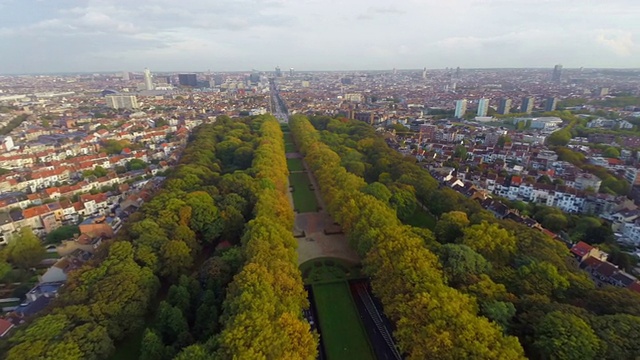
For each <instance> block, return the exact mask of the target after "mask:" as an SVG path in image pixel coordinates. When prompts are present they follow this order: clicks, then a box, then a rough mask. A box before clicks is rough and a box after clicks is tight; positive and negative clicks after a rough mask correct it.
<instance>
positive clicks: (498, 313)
mask: <svg viewBox="0 0 640 360" xmlns="http://www.w3.org/2000/svg"><path fill="white" fill-rule="evenodd" d="M480 313H481V314H482V315H484V316H486V317H487V318H488V319H489V320H492V321H493V322H495V323H496V324H498V325H500V326H501V327H502V328H503V329H505V330H506V329H507V327H508V326H509V323H510V321H511V319H512V318H513V317H514V316H515V314H516V308H515V306H513V304H512V303H510V302H505V301H496V300H493V301H487V302H483V303H481V304H480Z"/></svg>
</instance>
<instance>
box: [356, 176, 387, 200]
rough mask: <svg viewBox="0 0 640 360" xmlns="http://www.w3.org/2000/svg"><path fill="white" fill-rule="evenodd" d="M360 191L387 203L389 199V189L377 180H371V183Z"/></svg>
mask: <svg viewBox="0 0 640 360" xmlns="http://www.w3.org/2000/svg"><path fill="white" fill-rule="evenodd" d="M362 192H363V193H365V194H369V195H371V196H373V197H375V198H376V199H378V200H380V201H383V202H385V203H387V204H388V203H389V200H390V199H391V191H390V190H389V188H387V187H386V186H385V185H384V184H382V183H379V182H377V181H376V182H372V183H371V184H369V185H367V186H365V187H364V188H363V189H362Z"/></svg>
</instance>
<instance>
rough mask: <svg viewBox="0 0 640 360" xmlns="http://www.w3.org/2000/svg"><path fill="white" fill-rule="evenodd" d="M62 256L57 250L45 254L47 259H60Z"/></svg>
mask: <svg viewBox="0 0 640 360" xmlns="http://www.w3.org/2000/svg"><path fill="white" fill-rule="evenodd" d="M61 257H62V256H60V254H58V253H57V252H47V253H45V254H44V258H45V259H59V258H61Z"/></svg>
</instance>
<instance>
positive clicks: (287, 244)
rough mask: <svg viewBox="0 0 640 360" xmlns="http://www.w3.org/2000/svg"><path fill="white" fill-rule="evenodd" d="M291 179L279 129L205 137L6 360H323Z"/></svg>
mask: <svg viewBox="0 0 640 360" xmlns="http://www.w3.org/2000/svg"><path fill="white" fill-rule="evenodd" d="M225 142H226V143H227V144H233V145H232V146H228V145H227V146H219V144H221V143H225ZM238 148H241V149H243V150H241V151H236V150H238ZM286 176H287V168H286V159H285V156H284V145H283V142H282V133H281V131H280V127H279V125H278V123H277V121H276V120H275V119H274V118H272V117H270V116H262V117H255V118H251V119H242V120H238V121H232V120H231V119H229V118H227V117H219V118H218V121H217V122H216V123H215V124H205V125H202V126H200V127H198V128H196V129H195V130H194V132H193V134H192V136H191V139H190V142H189V144H188V146H187V148H186V149H185V150H184V151H183V154H182V157H181V161H180V164H179V165H178V166H177V168H176V169H175V171H173V172H172V173H171V174H170V176H169V178H168V179H167V181H166V182H165V184H164V187H163V189H161V190H160V191H159V192H158V193H156V194H155V196H154V198H153V199H152V200H151V201H149V202H147V203H145V204H144V206H143V207H142V209H141V210H140V211H139V212H137V213H135V214H133V215H132V216H131V217H130V218H129V222H128V223H127V224H126V225H125V227H124V228H123V230H122V231H121V232H120V233H119V234H118V235H119V236H118V239H115V240H114V241H111V242H108V243H106V244H105V245H104V248H102V249H100V250H99V251H98V253H97V254H96V255H95V256H94V259H93V260H92V261H91V262H90V263H89V264H88V265H87V266H84V267H82V268H81V269H79V270H77V271H74V272H72V273H70V275H69V279H68V281H67V283H66V285H65V287H64V288H63V290H62V291H61V292H60V294H59V296H58V297H57V299H56V300H55V305H54V306H53V307H52V308H51V310H50V315H47V316H43V317H39V318H38V319H36V320H34V321H32V322H31V323H28V324H26V325H23V326H22V327H21V329H20V330H18V331H16V332H14V335H13V336H12V337H11V338H10V339H9V345H10V346H11V348H10V349H9V350H8V352H7V356H6V357H7V359H9V360H11V359H23V358H30V359H37V358H50V357H54V356H55V357H60V356H58V355H56V354H64V358H65V359H102V358H106V357H109V356H110V355H111V354H113V353H114V346H119V344H123V346H126V347H127V348H130V349H133V350H132V351H133V352H137V349H138V348H139V349H140V357H141V358H147V359H150V358H152V359H164V358H172V357H174V356H177V358H183V359H186V358H189V359H192V358H193V359H197V358H202V359H204V358H211V357H215V358H225V359H231V358H234V357H235V358H248V357H247V354H262V357H265V358H308V359H310V358H314V357H315V354H316V348H317V336H316V335H314V334H313V333H311V332H310V330H309V325H308V324H307V323H306V322H305V321H304V320H302V318H301V314H302V308H304V307H307V306H308V302H307V298H306V293H305V291H304V288H303V285H302V280H301V274H300V272H299V270H298V268H297V260H296V254H295V244H296V242H295V240H294V239H293V235H292V233H291V230H290V229H291V228H292V226H293V212H292V210H291V207H290V205H289V203H288V200H287V195H286V193H287V192H286V191H287V189H286ZM247 221H249V222H248V223H247ZM241 239H242V241H241ZM220 244H227V245H226V246H227V247H228V246H229V245H230V246H231V247H229V248H228V249H227V250H224V251H216V250H215V248H216V246H218V245H220ZM40 248H41V249H42V247H40ZM14 257H15V258H16V259H17V255H14ZM12 259H13V258H12V257H9V260H10V261H11V260H12ZM34 259H36V258H35V257H28V258H27V260H28V262H29V264H31V263H32V262H33V261H35V260H34ZM245 259H249V260H250V261H249V262H247V263H246V266H244V265H245ZM26 262H27V261H25V264H26ZM234 276H235V277H234ZM160 285H162V289H164V290H163V291H162V292H160V289H161V286H160ZM158 297H161V300H162V301H160V304H159V305H158V302H157V301H156V299H157V298H158ZM257 304H260V306H256V305H257ZM154 309H157V310H156V311H153V310H154ZM265 309H267V310H265ZM268 309H270V310H268ZM150 313H151V314H150ZM150 315H151V318H152V319H153V321H151V322H149V320H148V319H149V316H150ZM145 327H146V328H147V329H146V330H145ZM136 334H138V335H136ZM139 334H142V335H141V340H140V341H139V342H138V347H136V346H132V344H131V341H125V340H130V337H131V336H132V335H133V336H140V335H139ZM237 334H242V335H241V336H237ZM256 339H257V340H260V341H257V342H254V340H256ZM294 339H295V340H294ZM263 344H269V345H268V346H263ZM133 345H135V344H133ZM256 356H257V357H260V355H256ZM251 357H253V356H251Z"/></svg>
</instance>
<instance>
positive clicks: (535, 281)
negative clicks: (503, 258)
mask: <svg viewBox="0 0 640 360" xmlns="http://www.w3.org/2000/svg"><path fill="white" fill-rule="evenodd" d="M517 282H518V286H519V288H520V292H521V293H522V294H531V295H533V294H538V295H546V296H549V297H551V296H554V295H555V296H561V295H562V293H563V292H564V291H565V290H566V289H567V288H569V281H568V280H567V279H566V278H565V277H564V276H562V275H560V273H558V268H556V267H555V266H553V265H552V264H550V263H548V262H546V261H534V262H532V263H530V264H529V265H525V266H522V267H520V268H519V269H518V280H517Z"/></svg>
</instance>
